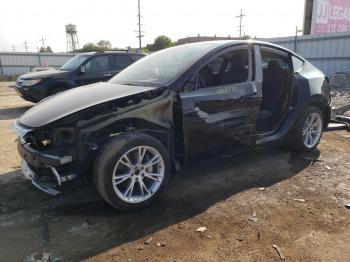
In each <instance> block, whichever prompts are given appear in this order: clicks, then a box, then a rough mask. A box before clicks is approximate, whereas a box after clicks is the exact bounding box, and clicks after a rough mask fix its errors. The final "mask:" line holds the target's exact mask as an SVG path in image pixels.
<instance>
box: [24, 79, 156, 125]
mask: <svg viewBox="0 0 350 262" xmlns="http://www.w3.org/2000/svg"><path fill="white" fill-rule="evenodd" d="M150 90H154V87H143V86H129V85H119V84H112V83H96V84H92V85H87V86H81V87H77V88H73V89H70V90H67V91H64V92H61V93H58V94H56V95H54V96H52V97H49V98H47V99H44V100H42V101H41V102H40V103H39V104H37V105H36V106H34V107H32V108H31V109H29V110H28V111H27V112H25V113H24V114H23V115H22V116H21V117H20V119H19V122H20V123H21V124H23V125H25V126H27V127H31V128H36V127H41V126H45V125H47V124H49V123H51V122H53V121H55V120H58V119H61V118H63V117H65V116H68V115H70V114H73V113H75V112H78V111H80V110H82V109H85V108H88V107H91V106H94V105H98V104H101V103H104V102H108V101H111V100H114V99H118V98H122V97H127V96H130V95H135V94H138V93H142V92H146V91H150Z"/></svg>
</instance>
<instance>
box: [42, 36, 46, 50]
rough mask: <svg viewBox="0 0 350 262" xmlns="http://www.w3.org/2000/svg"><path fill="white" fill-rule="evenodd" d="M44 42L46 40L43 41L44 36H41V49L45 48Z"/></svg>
mask: <svg viewBox="0 0 350 262" xmlns="http://www.w3.org/2000/svg"><path fill="white" fill-rule="evenodd" d="M45 40H47V39H44V36H41V39H40V41H41V42H42V43H43V48H45Z"/></svg>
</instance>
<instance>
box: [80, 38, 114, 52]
mask: <svg viewBox="0 0 350 262" xmlns="http://www.w3.org/2000/svg"><path fill="white" fill-rule="evenodd" d="M111 49H112V44H111V42H110V41H108V40H100V41H98V42H97V43H96V44H95V43H92V42H89V43H86V44H85V45H84V46H83V47H82V48H80V49H78V50H75V51H76V52H92V51H105V50H111Z"/></svg>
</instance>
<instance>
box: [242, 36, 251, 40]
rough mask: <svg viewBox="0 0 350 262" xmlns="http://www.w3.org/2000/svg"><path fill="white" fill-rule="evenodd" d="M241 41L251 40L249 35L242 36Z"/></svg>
mask: <svg viewBox="0 0 350 262" xmlns="http://www.w3.org/2000/svg"><path fill="white" fill-rule="evenodd" d="M242 39H243V40H249V39H252V38H251V36H250V35H244V36H242Z"/></svg>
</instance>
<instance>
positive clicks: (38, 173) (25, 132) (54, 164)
mask: <svg viewBox="0 0 350 262" xmlns="http://www.w3.org/2000/svg"><path fill="white" fill-rule="evenodd" d="M13 129H14V130H15V131H16V133H17V135H18V141H17V149H18V153H19V154H20V156H21V158H22V164H21V167H22V173H23V175H24V176H25V177H26V178H28V179H30V180H31V181H32V184H33V185H34V186H36V187H37V188H39V189H40V190H42V191H44V192H46V193H48V194H51V195H58V194H59V193H61V187H62V186H63V184H64V183H66V182H67V181H70V180H73V179H75V178H76V177H77V174H76V167H75V166H74V159H75V158H76V153H75V148H74V130H72V129H64V128H63V129H54V130H52V129H31V128H28V127H26V126H24V125H22V124H21V123H20V122H19V121H16V122H15V123H14V125H13Z"/></svg>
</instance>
